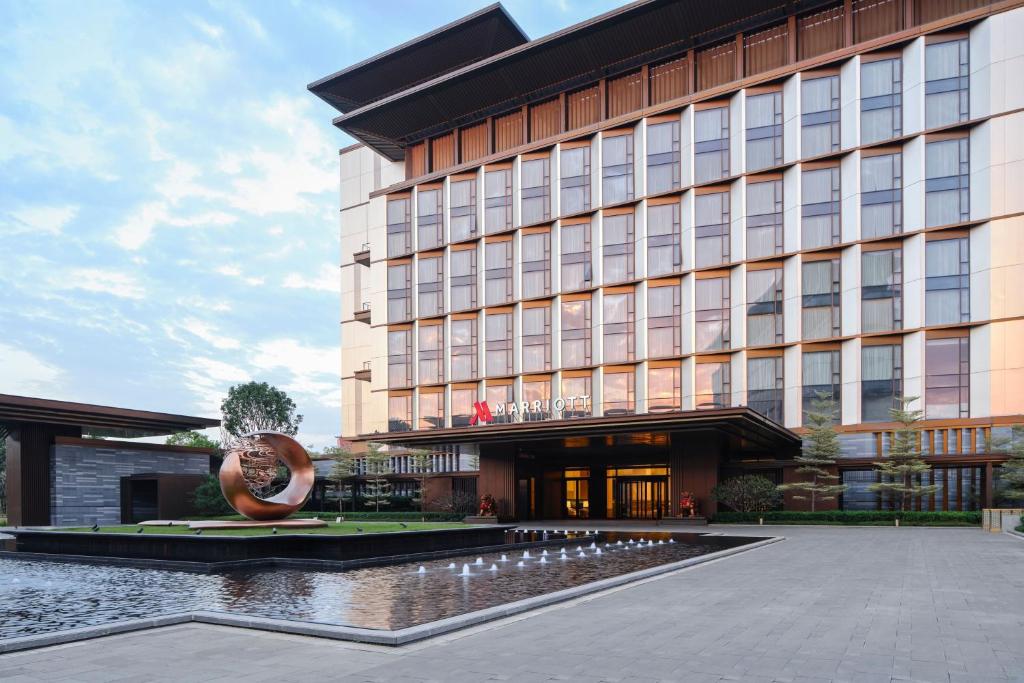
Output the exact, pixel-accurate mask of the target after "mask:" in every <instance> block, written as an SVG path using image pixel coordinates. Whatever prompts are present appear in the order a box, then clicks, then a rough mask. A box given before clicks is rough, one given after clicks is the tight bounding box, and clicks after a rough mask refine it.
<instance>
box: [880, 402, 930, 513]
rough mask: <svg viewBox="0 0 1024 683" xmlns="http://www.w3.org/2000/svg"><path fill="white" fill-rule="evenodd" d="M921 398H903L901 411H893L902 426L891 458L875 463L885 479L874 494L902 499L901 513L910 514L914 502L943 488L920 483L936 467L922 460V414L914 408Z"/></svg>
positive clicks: (895, 432)
mask: <svg viewBox="0 0 1024 683" xmlns="http://www.w3.org/2000/svg"><path fill="white" fill-rule="evenodd" d="M916 400H917V398H916V397H914V398H907V397H904V398H901V399H900V405H899V407H898V408H893V409H892V410H890V411H889V412H890V414H891V415H892V419H893V421H894V422H898V423H899V424H900V426H899V427H898V428H897V429H896V430H895V431H894V432H893V434H892V443H890V445H889V455H888V457H886V458H885V459H884V460H881V461H879V462H876V463H874V465H875V468H876V470H877V471H878V472H879V473H880V474H881V475H882V476H881V481H879V482H878V483H877V484H872V485H871V486H870V487H869V489H870V490H871V491H883V492H884V491H887V492H889V493H891V494H893V495H894V496H898V500H899V503H900V508H899V509H900V510H901V511H907V510H910V508H911V505H912V503H913V502H914V500H916V499H918V498H922V497H923V496H929V495H931V494H933V493H935V492H936V491H937V490H938V489H939V487H938V486H934V485H927V486H926V485H924V484H921V483H920V479H921V475H922V474H924V473H925V472H930V471H931V469H932V467H931V465H929V464H928V463H926V462H925V461H924V460H922V459H921V445H920V444H921V439H920V437H921V431H920V428H919V427H918V423H919V422H920V421H921V417H922V415H921V411H920V410H911V409H910V404H911V403H913V402H914V401H916Z"/></svg>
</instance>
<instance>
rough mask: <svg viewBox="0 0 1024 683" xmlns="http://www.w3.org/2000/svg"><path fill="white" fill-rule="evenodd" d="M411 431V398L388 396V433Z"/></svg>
mask: <svg viewBox="0 0 1024 683" xmlns="http://www.w3.org/2000/svg"><path fill="white" fill-rule="evenodd" d="M411 429H412V396H388V431H389V432H407V431H409V430H411Z"/></svg>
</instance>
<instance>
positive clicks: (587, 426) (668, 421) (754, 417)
mask: <svg viewBox="0 0 1024 683" xmlns="http://www.w3.org/2000/svg"><path fill="white" fill-rule="evenodd" d="M698 431H700V432H707V431H718V432H721V433H723V434H726V435H729V436H733V437H736V438H738V439H741V440H742V441H744V442H746V443H749V444H751V445H752V446H755V447H760V448H787V447H793V446H797V445H799V444H800V437H799V436H798V435H797V434H795V433H793V432H792V431H790V430H789V429H786V428H785V427H783V426H782V425H780V424H778V423H777V422H773V421H772V420H769V419H768V418H766V417H765V416H764V415H761V414H760V413H758V412H756V411H753V410H751V409H750V408H746V407H741V408H716V409H712V410H690V411H685V412H673V413H650V414H643V415H622V416H616V417H590V418H578V419H571V420H543V421H537V422H513V423H508V424H493V423H492V424H479V425H476V426H473V427H452V428H448V429H430V430H419V431H412V432H387V433H383V434H362V435H360V436H358V437H356V438H355V439H353V441H372V442H376V443H386V444H395V445H401V446H410V447H417V446H439V445H448V444H471V443H472V444H487V443H499V442H501V443H509V442H531V441H546V440H559V439H569V438H577V437H604V436H613V435H619V434H630V433H636V432H664V433H681V432H698Z"/></svg>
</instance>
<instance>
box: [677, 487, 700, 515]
mask: <svg viewBox="0 0 1024 683" xmlns="http://www.w3.org/2000/svg"><path fill="white" fill-rule="evenodd" d="M679 512H680V513H681V514H683V515H685V516H687V517H693V516H694V515H696V514H697V498H696V497H695V496H694V495H693V494H692V493H690V492H689V491H683V493H682V494H681V495H680V496H679Z"/></svg>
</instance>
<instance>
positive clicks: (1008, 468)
mask: <svg viewBox="0 0 1024 683" xmlns="http://www.w3.org/2000/svg"><path fill="white" fill-rule="evenodd" d="M1008 446H1009V457H1008V459H1007V460H1006V462H1004V463H1003V466H1002V467H1000V468H999V480H1000V482H1001V484H1002V488H1001V490H1000V492H999V495H1000V496H1001V497H1002V498H1003V499H1005V500H1008V501H1014V502H1016V501H1022V500H1024V425H1013V436H1012V437H1011V441H1010V443H1009V444H1008Z"/></svg>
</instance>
